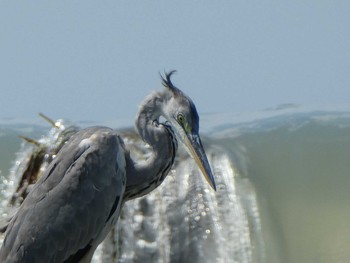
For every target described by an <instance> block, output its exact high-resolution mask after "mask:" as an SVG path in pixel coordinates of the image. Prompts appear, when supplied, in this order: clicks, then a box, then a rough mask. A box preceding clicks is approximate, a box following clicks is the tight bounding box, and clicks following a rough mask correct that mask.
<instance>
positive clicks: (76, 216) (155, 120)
mask: <svg viewBox="0 0 350 263" xmlns="http://www.w3.org/2000/svg"><path fill="white" fill-rule="evenodd" d="M172 73H173V72H171V73H169V74H166V76H165V78H163V84H164V86H165V87H166V88H165V90H163V91H162V92H155V93H153V94H152V95H151V96H149V97H147V98H146V99H145V101H144V102H143V104H142V105H141V107H140V110H139V114H138V117H137V120H136V128H137V131H138V132H139V134H140V136H141V137H142V138H143V140H144V141H145V142H146V143H148V144H149V145H150V146H151V149H152V154H151V156H150V157H149V158H148V159H145V160H143V161H140V162H135V161H134V160H132V158H131V157H130V152H129V150H128V149H127V148H126V147H125V146H124V144H123V141H122V139H121V138H120V137H119V136H118V135H117V133H116V132H115V131H113V130H112V129H110V128H106V127H92V128H87V129H84V130H81V131H79V132H78V133H76V134H75V135H73V136H72V137H71V138H70V139H69V141H68V142H67V143H66V145H64V146H63V147H62V149H61V150H60V151H59V153H58V154H57V156H56V158H55V159H54V160H53V161H52V162H51V164H50V166H49V167H48V168H47V170H46V171H45V173H44V175H43V176H42V177H41V178H40V179H39V180H38V182H37V183H36V185H35V186H34V188H33V189H32V191H31V192H30V193H29V195H28V197H27V198H26V199H25V200H24V202H23V204H22V205H21V207H20V208H19V210H18V212H17V213H16V214H15V216H14V217H13V218H12V220H11V222H10V224H9V226H8V229H7V231H6V236H5V239H4V243H3V246H2V248H1V250H0V262H6V263H15V262H27V263H30V262H90V261H91V258H92V255H93V253H94V251H95V249H96V247H97V245H98V244H99V243H100V242H102V240H103V239H104V238H105V236H106V235H107V233H108V232H109V230H110V229H111V227H112V225H114V224H115V223H116V221H117V219H118V217H119V214H120V209H121V207H122V204H123V202H125V201H127V200H130V199H133V198H136V197H140V196H143V195H145V194H147V193H149V192H150V191H152V190H153V189H155V188H156V187H157V186H159V185H160V184H161V183H162V181H163V180H164V179H165V177H166V175H167V174H168V172H169V170H170V169H171V166H172V164H173V162H174V158H175V154H176V149H177V138H178V139H180V141H181V142H182V143H184V144H185V146H186V147H187V149H188V151H189V153H190V154H191V155H192V156H194V158H195V160H196V162H197V163H198V165H199V167H200V169H201V170H202V172H203V174H204V176H205V178H206V179H207V180H208V182H209V183H210V185H211V186H212V187H213V188H214V189H215V182H214V179H213V176H212V173H211V170H210V166H209V163H208V160H207V158H206V155H205V152H204V150H203V146H202V144H201V141H200V138H199V134H198V130H199V125H198V123H199V117H198V113H197V111H196V108H195V106H194V104H193V102H192V101H191V99H190V98H188V97H187V96H186V95H184V94H183V93H182V92H181V91H180V90H179V89H177V88H176V87H175V86H174V85H173V84H172V83H171V80H170V77H171V74H172ZM161 116H162V117H164V118H165V119H166V121H167V122H166V123H160V117H161Z"/></svg>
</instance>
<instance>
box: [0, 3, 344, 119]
mask: <svg viewBox="0 0 350 263" xmlns="http://www.w3.org/2000/svg"><path fill="white" fill-rule="evenodd" d="M172 69H177V70H178V73H177V74H176V75H175V76H174V78H173V82H174V83H175V85H177V86H178V87H179V88H181V89H182V90H183V91H184V92H185V93H187V94H188V95H190V97H192V99H193V100H194V102H195V103H196V105H197V109H198V111H199V113H202V114H203V113H218V112H233V113H237V112H242V113H244V112H250V111H255V110H262V109H265V108H269V107H274V106H277V105H278V104H283V103H296V104H301V105H306V106H310V105H328V104H332V105H338V104H346V105H348V104H350V1H348V0H346V1H323V0H315V1H305V0H301V1H295V0H293V1H246V0H244V1H243V0H242V1H235V0H232V1H220V0H218V1H213V0H211V1H199V0H197V1H191V0H186V1H177V0H176V1H164V0H157V1H155V0H149V1H126V0H125V1H116V0H114V1H85V0H84V1H80V0H79V1H78V0H70V1H46V0H45V1H10V0H0V91H1V93H0V119H5V118H15V119H19V118H20V119H22V118H30V119H33V118H36V117H37V115H36V114H37V113H38V112H43V113H45V114H46V115H49V116H50V117H52V118H54V119H56V118H59V117H64V118H69V119H71V120H73V121H83V120H93V121H105V120H114V119H125V118H132V117H133V116H134V115H135V114H136V112H137V107H138V105H139V103H140V102H141V101H142V99H143V98H144V96H145V95H147V94H148V93H149V92H150V91H152V90H155V89H159V88H161V84H160V79H159V72H164V70H172Z"/></svg>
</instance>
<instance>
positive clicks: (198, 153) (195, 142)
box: [185, 134, 216, 191]
mask: <svg viewBox="0 0 350 263" xmlns="http://www.w3.org/2000/svg"><path fill="white" fill-rule="evenodd" d="M185 145H186V146H187V148H188V150H189V152H190V153H191V155H192V156H193V158H194V160H195V161H196V163H197V165H198V166H199V169H200V170H201V171H202V173H203V175H204V177H205V179H206V180H207V182H208V183H209V185H210V186H211V187H212V188H213V189H214V190H215V191H216V185H215V180H214V177H213V173H212V172H211V168H210V165H209V161H208V158H207V155H206V154H205V151H204V148H203V145H202V142H201V138H200V137H199V135H194V134H186V136H185Z"/></svg>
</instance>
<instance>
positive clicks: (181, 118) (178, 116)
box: [177, 113, 185, 124]
mask: <svg viewBox="0 0 350 263" xmlns="http://www.w3.org/2000/svg"><path fill="white" fill-rule="evenodd" d="M177 121H178V122H179V123H180V124H184V121H185V117H184V116H183V115H182V114H181V113H179V114H178V115H177Z"/></svg>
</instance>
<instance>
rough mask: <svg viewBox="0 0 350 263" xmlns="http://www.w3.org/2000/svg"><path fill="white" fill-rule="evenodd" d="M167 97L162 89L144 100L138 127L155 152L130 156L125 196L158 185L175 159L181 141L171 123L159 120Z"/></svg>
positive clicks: (137, 194) (142, 136)
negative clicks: (144, 156) (136, 157)
mask: <svg viewBox="0 0 350 263" xmlns="http://www.w3.org/2000/svg"><path fill="white" fill-rule="evenodd" d="M162 103H163V101H162V99H161V96H159V93H155V94H153V95H152V97H150V98H147V99H146V100H145V102H144V103H143V104H142V106H141V108H140V111H139V114H138V117H137V120H136V128H137V131H138V132H139V134H140V136H141V138H142V139H143V140H144V141H145V142H146V143H147V144H148V145H149V146H150V147H151V151H152V152H151V155H150V156H149V157H148V158H147V159H145V160H142V161H138V162H136V161H134V160H132V158H131V157H130V156H129V157H128V158H127V175H126V176H127V183H126V189H125V194H124V200H130V199H133V198H136V197H141V196H143V195H146V194H148V193H149V192H151V191H152V190H154V189H155V188H157V187H158V186H159V185H160V184H161V183H162V182H163V180H164V179H165V177H166V176H167V174H168V173H169V171H170V169H171V166H172V164H173V163H174V158H175V153H176V149H177V142H176V139H175V136H174V134H173V132H172V130H171V128H170V127H168V126H166V125H164V124H161V123H159V117H160V115H161V112H162V111H161V105H162Z"/></svg>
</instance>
